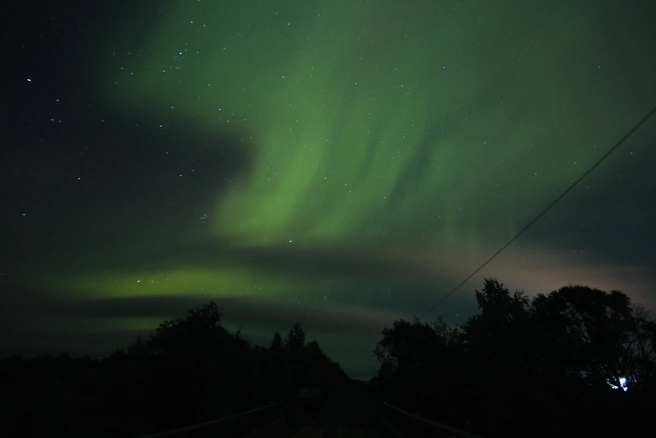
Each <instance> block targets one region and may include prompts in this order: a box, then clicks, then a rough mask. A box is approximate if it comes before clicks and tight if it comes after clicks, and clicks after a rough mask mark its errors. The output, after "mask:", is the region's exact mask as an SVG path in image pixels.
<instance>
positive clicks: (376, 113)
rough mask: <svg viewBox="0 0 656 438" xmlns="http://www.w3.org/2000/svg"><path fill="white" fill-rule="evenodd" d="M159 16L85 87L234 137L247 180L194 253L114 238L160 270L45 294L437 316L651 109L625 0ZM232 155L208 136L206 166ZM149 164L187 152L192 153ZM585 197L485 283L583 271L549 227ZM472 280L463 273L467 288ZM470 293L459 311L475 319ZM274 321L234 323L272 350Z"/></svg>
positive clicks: (554, 279)
mask: <svg viewBox="0 0 656 438" xmlns="http://www.w3.org/2000/svg"><path fill="white" fill-rule="evenodd" d="M158 8H159V9H158V10H157V11H156V12H155V10H154V9H152V8H150V9H148V10H134V11H129V12H130V13H128V14H126V16H125V17H121V18H120V19H119V21H118V23H116V22H114V23H113V25H112V27H111V29H108V30H106V31H104V32H103V34H102V37H101V38H100V39H99V40H97V41H95V40H94V41H93V45H94V47H96V48H97V50H95V51H94V53H93V55H92V56H91V57H90V58H89V65H90V66H91V67H90V69H89V70H90V71H89V76H88V78H87V79H88V81H89V83H92V84H95V88H96V89H95V91H96V92H97V93H98V96H99V99H100V100H101V101H102V102H103V104H104V105H106V106H107V107H109V108H110V109H111V110H112V111H115V112H117V113H121V114H123V115H125V117H127V118H134V119H135V120H139V121H142V120H150V121H151V123H153V124H156V125H160V126H158V129H161V130H162V132H166V131H167V129H175V128H176V127H180V126H186V127H188V129H189V130H192V131H197V132H202V133H204V134H203V135H205V136H208V137H209V138H210V139H211V138H212V136H213V135H215V136H216V138H224V137H225V136H230V137H231V138H234V139H235V141H236V143H237V144H238V145H240V146H239V148H240V150H239V151H238V154H239V155H240V156H241V157H242V159H243V160H244V161H245V162H246V163H247V166H246V168H245V169H244V170H242V171H238V172H235V173H234V174H231V175H229V176H226V177H225V180H226V182H225V184H222V185H220V186H217V187H216V188H212V187H209V188H205V189H206V190H209V191H210V192H212V191H214V195H213V200H212V206H211V208H209V209H208V211H207V212H201V213H199V214H198V216H200V214H205V213H206V216H204V217H203V218H202V219H203V221H202V222H203V224H202V225H203V227H202V229H201V228H200V227H199V228H198V229H192V228H193V227H191V226H190V230H185V232H186V233H187V235H193V238H189V239H188V240H185V241H184V242H178V241H176V243H175V245H172V248H168V249H165V248H166V247H167V244H166V242H165V240H166V239H164V238H162V241H160V242H159V243H158V245H155V246H156V248H157V249H156V250H153V249H152V248H145V247H143V246H139V244H137V243H126V246H127V247H128V248H130V249H128V250H125V252H126V253H131V254H132V253H134V254H139V253H142V254H150V257H149V260H150V261H151V263H149V264H145V263H136V262H134V263H133V262H130V261H129V260H128V261H123V262H121V263H118V261H117V260H115V259H114V260H113V261H112V263H107V261H108V260H109V259H110V258H109V257H104V258H100V259H102V261H103V262H102V263H97V264H96V265H93V264H89V265H88V266H86V267H85V269H84V272H79V271H74V270H63V271H61V272H58V274H57V275H55V276H52V277H50V276H48V277H47V278H45V279H43V280H41V279H40V280H35V282H37V283H39V282H41V281H43V282H44V283H47V284H48V285H49V287H52V288H54V289H57V290H60V291H64V290H65V291H68V293H70V294H72V296H73V297H77V298H80V297H84V298H86V299H96V300H108V299H119V298H126V299H127V298H130V297H132V298H135V297H162V296H177V295H184V294H192V295H196V296H207V297H211V298H214V299H217V300H218V302H219V303H222V299H225V301H223V302H226V303H231V302H233V301H230V300H245V301H240V302H242V303H248V304H249V305H251V306H253V308H257V307H258V306H273V305H278V304H275V303H282V304H280V305H281V306H283V307H281V308H280V309H284V306H285V305H288V306H292V305H297V303H298V304H302V303H307V305H308V306H309V307H308V309H310V310H307V312H308V313H311V312H312V310H311V309H319V308H328V309H333V310H334V311H335V312H338V309H340V308H342V307H344V306H356V308H358V307H357V306H360V307H359V308H360V309H362V314H365V313H366V312H370V314H376V315H379V316H377V317H375V318H374V322H372V326H374V325H376V324H379V325H380V327H379V328H378V330H379V329H380V328H382V324H384V323H390V322H391V321H392V319H393V318H395V317H408V315H410V314H412V313H414V314H420V313H422V312H423V311H425V310H427V308H428V307H430V306H431V305H432V304H434V302H435V301H437V299H439V298H440V297H441V296H442V295H443V294H444V293H445V292H448V290H450V288H452V287H454V286H455V285H456V284H457V283H458V282H459V281H461V280H462V279H464V278H465V277H466V276H467V275H468V274H470V273H471V272H472V271H473V270H474V269H476V268H477V267H478V266H479V265H480V264H481V263H482V262H484V261H485V260H486V259H487V258H488V257H489V256H491V255H492V254H493V253H494V252H495V251H496V250H498V249H499V248H500V247H501V246H502V245H504V244H505V243H506V242H507V241H508V240H509V239H511V238H512V237H513V236H515V234H516V233H517V232H518V231H519V230H520V229H522V228H523V227H524V226H525V225H526V224H527V223H528V222H529V221H530V220H532V219H533V218H534V217H535V216H536V215H537V214H538V213H539V212H540V211H542V209H543V208H544V207H545V206H546V205H548V204H549V203H550V202H551V201H553V200H554V199H555V198H556V197H557V196H558V195H560V194H561V193H562V192H563V191H564V190H566V189H567V187H568V186H569V184H570V183H571V182H572V181H573V180H575V179H577V178H578V177H579V176H580V175H581V174H582V173H583V172H585V171H586V170H587V169H588V168H589V166H590V165H592V164H593V163H594V162H595V161H596V160H597V159H599V157H601V156H602V155H603V154H604V153H605V152H606V151H607V150H608V149H609V148H610V147H611V146H612V145H613V143H614V142H615V141H617V140H618V139H619V138H620V137H621V136H622V135H623V134H624V133H625V132H626V131H627V130H628V129H629V128H630V127H631V126H632V125H633V124H634V123H635V122H636V120H638V119H639V118H640V117H642V116H643V115H644V114H645V113H646V111H648V110H649V108H650V106H651V105H652V104H653V101H654V100H655V98H656V87H654V80H653V78H654V71H655V67H656V61H655V59H656V58H654V57H653V56H652V57H651V58H650V57H649V56H650V55H649V53H652V54H653V49H651V48H647V47H646V45H644V44H643V45H640V44H638V42H637V41H636V36H638V35H641V32H647V30H648V29H649V26H650V23H649V20H647V19H646V18H642V17H643V16H646V13H645V12H644V11H643V12H640V11H638V10H633V11H625V10H624V6H623V3H622V2H615V3H613V2H604V4H603V5H600V4H598V3H594V4H593V3H591V2H586V1H570V2H558V3H554V2H551V3H549V4H540V3H533V2H490V1H484V0H481V1H462V2H441V1H391V0H387V1H385V0H383V1H353V0H316V1H307V2H306V1H304V2H297V1H281V2H279V1H275V2H274V1H264V0H255V1H249V2H237V1H234V2H230V1H227V2H212V1H171V2H161V4H159V6H158ZM117 15H118V14H117ZM622 20H624V21H622ZM630 20H633V21H631V23H632V24H631V25H630V26H629V24H627V23H629V21H630ZM618 23H619V24H618ZM645 63H647V64H645ZM636 90H642V91H641V92H640V93H638V92H637V91H636ZM166 147H167V148H168V147H169V146H166ZM223 147H224V145H223V144H222V143H221V142H219V141H217V142H216V148H215V150H213V151H210V153H212V154H214V155H216V156H220V155H221V154H223V153H224V152H226V151H224V149H223ZM632 150H635V151H637V153H641V152H640V151H641V150H640V148H639V147H637V146H635V147H634V148H633V149H632ZM161 152H162V153H167V154H168V153H170V154H174V155H175V154H177V155H183V154H184V155H190V156H193V155H194V145H193V144H184V145H183V144H180V146H179V148H178V149H175V148H173V149H170V150H169V149H166V150H162V151H161ZM644 153H646V152H644V151H643V155H642V156H644ZM626 154H628V151H627V152H626ZM626 154H624V155H621V157H620V158H618V160H619V161H617V162H614V163H604V164H603V165H602V166H600V167H599V168H598V169H597V170H596V172H595V174H594V179H592V180H591V181H587V182H586V183H587V184H589V186H590V187H591V188H592V190H595V189H596V190H597V191H596V192H595V193H596V194H593V195H589V196H593V197H595V199H598V198H601V197H603V196H604V194H603V191H604V188H607V187H609V186H612V185H613V184H614V183H613V181H614V178H615V177H616V175H617V173H618V170H617V169H618V168H617V163H618V162H619V163H624V164H623V165H624V166H625V168H628V166H630V165H631V163H632V161H627V160H630V158H627V156H626ZM627 163H628V164H627ZM192 172H195V169H194V168H193V166H191V165H190V166H188V169H186V173H187V174H190V173H192ZM185 176H186V175H182V174H181V175H180V177H181V178H184V177H185ZM585 190H586V189H585V188H577V192H576V193H577V195H576V196H575V197H568V198H567V199H566V200H565V201H563V204H562V205H559V208H561V210H560V213H558V212H554V213H553V216H551V218H549V217H548V218H546V219H544V220H542V222H540V224H543V225H540V224H538V225H536V231H535V232H536V234H535V235H533V238H531V236H530V235H529V236H526V239H528V240H520V241H519V242H518V243H516V244H515V246H514V251H515V252H512V251H511V249H512V248H511V249H509V250H508V253H509V254H507V258H506V259H505V261H499V262H498V263H497V262H496V261H495V263H497V264H493V265H492V266H491V267H490V268H489V270H485V271H483V272H482V273H481V278H482V276H483V275H495V276H497V275H498V276H500V279H501V280H502V281H506V282H509V283H510V284H511V285H512V286H515V285H516V286H517V287H518V288H532V287H533V288H536V287H538V286H543V287H547V288H555V287H559V286H562V285H563V284H567V283H570V282H583V281H586V280H587V279H588V278H589V276H588V274H589V273H590V272H591V271H590V270H588V271H586V272H587V274H585V275H582V276H581V275H578V274H577V272H578V273H580V272H583V271H584V270H586V269H588V268H587V266H588V265H590V264H592V261H591V260H592V259H581V258H574V259H573V258H572V257H574V256H572V255H571V251H570V250H569V249H567V248H565V246H562V247H561V246H560V244H559V243H558V242H560V238H561V237H562V236H561V235H560V234H551V235H550V234H549V231H548V223H547V224H546V225H544V222H545V221H549V220H551V221H552V222H554V223H558V226H559V227H560V226H561V225H562V222H563V221H565V219H564V218H565V217H566V216H567V215H568V214H570V213H571V211H573V210H572V209H574V210H576V208H577V205H579V206H580V205H587V204H585V199H586V198H585V196H588V195H586V194H585V193H582V192H581V191H585ZM592 190H591V191H592ZM181 196H192V197H193V196H195V195H194V194H189V193H188V194H183V195H181ZM636 208H638V207H636ZM588 211H589V210H588ZM590 214H591V215H593V214H594V213H590ZM587 218H588V216H586V218H585V219H581V222H586V221H587V220H588V219H587ZM575 222H576V221H575ZM586 223H587V222H586ZM578 225H579V224H578V222H577V223H576V224H575V225H571V226H573V227H574V226H578ZM567 226H570V225H567ZM565 227H566V226H565ZM554 233H560V231H558V232H556V231H554ZM183 240H184V239H183ZM583 245H585V243H583ZM109 246H111V245H109ZM561 250H562V251H561ZM110 252H111V251H110ZM153 254H156V255H153ZM501 257H504V255H502V256H501ZM577 257H578V256H577ZM135 260H139V257H136V258H135ZM579 262H582V264H583V265H585V266H583V267H581V270H580V271H576V270H575V269H573V268H571V267H572V265H573V263H579ZM510 265H512V266H513V267H508V266H510ZM563 269H565V270H563ZM566 269H570V271H569V274H571V275H567V271H566ZM541 270H542V271H541ZM527 271H531V272H534V273H536V274H530V275H529V274H527V273H526V272H527ZM540 272H541V273H540ZM547 272H548V273H547ZM510 273H514V274H516V276H515V277H513V278H509V279H505V278H504V277H503V275H504V274H508V275H510ZM563 273H565V274H563ZM577 275H578V276H577ZM600 278H602V279H603V280H607V281H610V282H611V283H612V281H615V283H612V284H619V280H618V279H617V278H611V277H608V276H606V277H600ZM519 280H521V281H519ZM474 281H475V282H474ZM523 281H525V282H523ZM479 285H480V282H479V277H475V279H474V280H472V282H471V283H468V284H467V285H465V286H464V289H467V290H468V291H471V290H472V289H474V288H475V287H479ZM590 285H591V286H597V284H590ZM599 287H601V288H604V289H606V288H607V287H606V285H604V284H600V285H599ZM619 287H621V284H619ZM547 291H548V290H536V289H533V290H529V293H533V292H547ZM627 292H629V291H627ZM466 295H467V297H461V296H457V295H456V296H454V297H452V300H454V301H455V302H468V303H470V304H471V297H470V296H469V295H471V294H466ZM280 309H279V310H280ZM449 309H451V308H450V307H449ZM281 311H284V310H281ZM290 312H292V314H293V315H296V314H297V313H293V312H297V311H296V310H290ZM377 312H378V313H377ZM436 313H441V312H440V311H439V309H438V311H437V312H436ZM226 316H227V317H228V318H229V317H230V314H229V312H226ZM452 316H453V315H449V316H447V319H451V318H452ZM354 318H356V316H354ZM454 318H455V317H454ZM460 318H462V316H461V317H460ZM236 322H238V321H236ZM103 324H104V323H103ZM118 324H119V325H121V326H122V327H125V322H124V321H123V320H120V321H119V322H118ZM258 324H259V325H258ZM137 325H138V326H139V327H141V326H142V324H137ZM265 325H266V324H265V323H264V322H263V321H260V322H257V323H253V325H252V326H247V327H245V328H246V329H247V330H246V331H247V333H248V330H251V331H252V332H253V333H256V332H258V330H260V329H261V332H262V333H265V332H266V333H270V332H271V330H270V329H266V330H265V329H264V327H265ZM267 327H268V326H267ZM280 329H285V327H280ZM310 332H311V333H312V328H311V329H310ZM326 336H328V337H330V336H332V335H330V334H326ZM370 338H371V336H369V337H367V338H366V339H367V342H368V340H369V339H370ZM374 338H375V333H374V337H373V338H371V339H374ZM319 339H322V338H319ZM335 342H337V341H335ZM362 344H363V345H365V344H366V342H364V341H363V343H362ZM367 345H368V344H367ZM372 345H373V344H372ZM331 348H333V351H334V347H330V346H328V348H327V350H328V351H329V352H330V351H331ZM364 354H366V352H365V353H364ZM347 367H348V364H347Z"/></svg>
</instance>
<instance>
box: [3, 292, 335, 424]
mask: <svg viewBox="0 0 656 438" xmlns="http://www.w3.org/2000/svg"><path fill="white" fill-rule="evenodd" d="M0 375H2V380H1V381H0V385H1V388H2V398H3V400H4V401H5V402H4V403H3V405H4V406H5V408H4V412H3V413H2V417H4V420H3V421H2V423H3V426H0V427H2V428H7V431H6V432H7V433H3V431H2V430H1V429H0V435H2V436H89V435H91V434H92V435H94V436H138V435H142V434H150V433H155V432H159V431H164V430H169V429H174V428H178V427H183V426H188V425H192V424H196V423H200V422H203V421H208V420H212V419H216V418H220V417H222V416H224V415H229V414H232V413H237V412H241V411H244V410H247V409H252V408H255V407H258V406H262V405H264V404H267V403H270V402H277V401H281V400H285V399H287V398H288V397H291V396H293V395H294V394H296V392H297V391H298V390H299V389H300V388H301V387H304V386H311V385H321V387H322V388H326V390H329V388H330V387H331V386H332V385H333V384H336V383H339V382H343V381H346V380H348V376H347V375H346V374H345V373H344V371H342V369H341V368H340V366H339V364H337V363H335V362H333V361H332V360H331V359H330V358H328V356H326V355H325V354H324V353H323V352H322V351H321V348H320V347H319V344H318V343H317V342H316V341H311V342H306V339H305V332H304V331H303V329H302V328H301V326H300V325H299V324H296V325H295V326H294V327H293V328H292V329H291V330H290V331H289V333H288V334H287V337H286V338H285V339H283V337H282V336H281V335H280V334H279V333H278V332H276V333H275V334H274V336H273V339H272V341H271V345H270V346H269V347H268V348H266V347H261V346H257V345H253V344H251V343H250V342H249V340H248V339H247V338H246V337H245V336H243V334H242V333H241V332H240V331H237V332H235V333H231V332H230V331H228V330H227V329H226V328H225V327H223V326H222V325H221V310H220V308H219V307H218V306H217V305H216V304H215V303H214V302H210V303H208V304H205V305H203V306H201V307H198V308H194V309H192V310H190V311H189V312H188V314H187V316H186V317H184V318H176V319H173V320H168V321H164V322H163V323H161V324H160V325H159V327H158V328H157V330H156V331H155V332H154V333H152V334H151V335H150V336H148V337H147V338H145V339H144V338H142V337H139V338H138V339H137V340H136V341H134V342H133V343H132V344H130V345H128V346H127V347H125V348H120V349H117V350H116V351H115V352H114V353H113V354H111V355H110V356H108V357H106V358H104V359H102V360H92V359H90V358H88V357H84V358H78V359H72V358H70V357H69V356H68V355H67V354H62V355H61V356H59V357H51V356H45V357H36V358H32V359H28V360H24V359H21V358H18V357H13V358H8V359H4V360H2V361H0Z"/></svg>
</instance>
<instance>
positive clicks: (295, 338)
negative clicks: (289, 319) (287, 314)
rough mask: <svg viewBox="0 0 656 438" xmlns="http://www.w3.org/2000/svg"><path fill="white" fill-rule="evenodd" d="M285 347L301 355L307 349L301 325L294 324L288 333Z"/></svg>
mask: <svg viewBox="0 0 656 438" xmlns="http://www.w3.org/2000/svg"><path fill="white" fill-rule="evenodd" d="M285 347H287V349H288V350H289V351H291V352H295V353H299V352H301V351H303V348H304V347H305V332H304V331H303V329H302V328H301V325H300V324H299V323H296V324H294V327H292V328H291V329H290V330H289V333H287V340H286V341H285Z"/></svg>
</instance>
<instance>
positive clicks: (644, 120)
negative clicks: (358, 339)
mask: <svg viewBox="0 0 656 438" xmlns="http://www.w3.org/2000/svg"><path fill="white" fill-rule="evenodd" d="M654 114H656V106H655V107H654V108H652V110H651V111H649V112H648V113H647V115H646V116H644V117H643V118H642V119H641V120H640V121H639V122H638V123H636V124H635V125H634V126H633V128H631V129H630V130H629V131H628V132H627V133H626V134H624V136H623V137H622V138H621V139H619V140H618V141H617V142H616V143H615V144H614V145H613V146H612V147H611V148H610V149H609V150H608V151H607V152H606V153H605V154H604V155H602V156H601V158H599V159H598V160H597V161H595V162H594V163H593V164H592V166H590V168H588V170H586V171H585V172H584V173H583V174H582V175H581V176H580V177H579V178H578V179H577V180H576V181H574V182H572V183H571V184H570V185H569V187H568V188H567V190H565V191H564V192H562V193H561V194H560V195H559V196H558V197H556V199H554V200H553V201H552V202H551V203H550V204H549V205H547V207H546V208H545V209H544V210H542V211H541V212H540V213H539V214H538V215H537V216H536V217H535V218H534V219H533V220H532V221H531V222H529V223H528V224H527V225H526V226H525V227H524V228H522V229H521V230H520V231H519V233H517V234H516V235H515V237H513V238H512V239H510V240H509V241H508V242H507V243H506V244H505V245H503V246H502V247H501V248H500V249H499V250H498V251H497V252H495V253H494V254H492V256H491V257H490V258H488V259H487V260H486V261H485V262H484V263H483V264H482V265H481V266H479V267H478V268H477V269H476V270H475V271H474V272H472V273H471V274H469V276H467V278H465V279H464V280H462V281H461V282H460V284H458V285H457V286H456V287H455V288H453V289H452V290H451V291H450V292H449V293H447V294H446V295H444V296H443V297H442V298H441V299H440V300H439V301H438V302H437V303H435V304H433V305H432V306H431V307H430V308H429V309H428V310H427V311H425V312H424V313H422V314H421V316H420V317H419V318H420V319H421V318H423V317H424V316H426V315H427V314H428V313H429V312H431V311H432V310H433V309H434V308H436V307H437V306H439V305H440V304H442V303H443V302H444V301H445V300H446V299H447V298H449V297H450V296H451V295H453V294H454V293H455V292H456V291H457V290H458V289H460V287H461V286H462V285H463V284H465V283H467V282H468V281H469V280H470V279H471V278H472V277H473V276H474V275H476V274H477V273H478V272H479V271H480V270H481V269H483V268H484V267H485V266H486V265H487V264H488V263H490V262H491V261H492V260H494V259H495V258H496V256H498V255H499V254H501V252H503V250H505V249H506V248H508V247H509V246H510V245H511V244H512V243H513V242H514V241H515V240H517V239H518V238H519V236H521V235H522V234H524V232H525V231H526V230H528V229H529V228H531V226H533V224H534V223H536V222H537V221H538V219H540V218H541V217H542V216H544V215H545V214H547V212H548V211H549V210H551V208H553V206H554V205H556V204H557V203H558V202H559V201H560V200H561V199H563V198H564V197H565V195H567V194H568V193H569V192H571V191H572V189H574V187H576V186H577V185H578V184H579V183H580V182H581V181H583V180H584V179H585V178H586V177H587V176H588V175H590V174H591V173H592V171H594V170H595V169H596V168H597V166H599V165H600V164H601V163H602V162H603V161H604V160H605V159H606V158H608V157H609V156H610V155H611V154H612V153H613V152H615V150H617V148H619V147H620V146H621V145H622V143H624V142H625V141H626V140H627V139H628V138H629V137H631V136H632V135H633V133H634V132H636V131H637V130H638V129H639V128H640V127H641V126H642V125H644V123H645V122H646V121H647V120H649V118H650V117H651V116H653V115H654Z"/></svg>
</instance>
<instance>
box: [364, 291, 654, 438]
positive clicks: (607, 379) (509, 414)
mask: <svg viewBox="0 0 656 438" xmlns="http://www.w3.org/2000/svg"><path fill="white" fill-rule="evenodd" d="M476 299H477V301H478V305H479V313H478V314H476V315H474V316H472V317H470V318H469V320H468V321H467V322H466V323H465V324H463V325H462V326H455V327H453V326H449V325H448V324H446V323H445V322H444V321H443V320H441V319H439V320H438V321H436V322H435V323H433V324H427V323H421V322H420V321H419V320H415V321H414V322H408V321H404V320H398V321H396V322H394V325H393V326H392V327H391V328H384V329H383V332H382V334H383V339H382V340H381V341H380V342H378V344H377V345H376V348H375V349H374V355H375V356H376V358H377V359H378V360H379V362H380V368H379V370H378V373H377V375H376V376H375V377H374V378H373V379H372V381H371V383H372V384H373V385H374V386H375V387H376V388H378V389H379V390H380V391H381V392H382V393H383V394H384V395H385V396H386V398H389V399H392V400H394V401H395V402H396V403H398V404H400V405H402V406H404V407H406V408H408V409H409V410H411V411H414V412H417V413H419V414H420V415H423V416H425V417H428V418H431V419H434V420H437V421H441V422H444V423H446V424H451V425H453V426H456V427H459V428H461V429H464V430H468V431H471V432H476V433H480V434H481V435H484V436H545V437H546V436H592V435H593V433H603V435H604V436H609V435H610V434H616V436H632V434H634V433H635V434H637V433H639V432H640V431H641V429H642V428H644V430H649V429H652V428H653V425H652V415H653V412H656V410H654V408H655V407H656V403H655V397H654V395H655V389H656V388H655V387H656V381H655V379H654V377H655V373H656V350H655V348H654V346H655V345H656V323H655V322H654V319H652V318H651V316H650V314H649V312H647V311H646V310H645V308H644V307H643V306H642V305H632V303H631V301H630V299H629V297H628V296H626V295H625V294H623V293H622V292H619V291H612V292H610V293H606V292H604V291H600V290H597V289H592V288H589V287H584V286H567V287H563V288H561V289H559V290H557V291H553V292H551V293H549V294H548V295H544V294H540V295H537V296H536V297H535V298H533V299H532V300H531V299H529V298H528V297H526V296H525V295H524V294H523V293H522V292H515V293H514V294H511V293H510V292H509V291H508V289H507V288H505V287H504V286H503V284H501V283H499V282H498V281H497V280H495V279H487V280H485V283H484V287H483V290H482V291H480V292H479V291H476Z"/></svg>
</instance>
